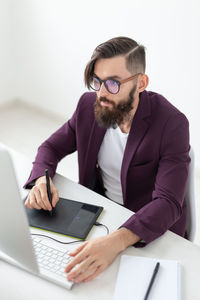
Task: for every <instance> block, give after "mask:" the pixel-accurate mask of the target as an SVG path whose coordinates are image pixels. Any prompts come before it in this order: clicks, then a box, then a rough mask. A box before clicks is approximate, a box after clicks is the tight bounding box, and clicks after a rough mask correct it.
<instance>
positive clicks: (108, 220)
mask: <svg viewBox="0 0 200 300" xmlns="http://www.w3.org/2000/svg"><path fill="white" fill-rule="evenodd" d="M11 153H12V157H13V162H14V165H15V170H16V175H17V179H18V183H19V186H20V190H21V192H22V197H24V196H25V195H26V194H27V191H24V190H23V189H22V186H23V184H24V183H25V181H26V179H27V178H28V176H29V173H30V170H31V162H30V161H29V160H28V159H26V158H25V157H24V156H22V155H20V154H19V153H16V152H14V151H11ZM54 183H55V185H56V187H57V188H58V190H59V193H60V196H61V197H65V198H69V199H74V200H77V201H83V202H87V203H94V204H97V205H101V206H104V211H103V213H102V214H101V216H100V218H99V219H98V221H99V222H101V223H103V224H105V225H106V226H108V228H109V230H110V232H112V231H114V230H115V229H117V228H118V227H119V226H120V225H121V224H122V223H123V222H124V221H125V220H126V219H127V218H129V217H130V216H131V214H132V212H131V211H130V210H128V209H126V208H124V207H122V206H120V205H118V204H116V203H114V202H112V201H109V200H108V199H107V198H104V197H102V196H100V195H97V194H96V193H94V192H92V191H90V190H88V189H87V188H85V187H83V186H81V185H79V184H77V183H74V182H72V181H71V180H69V179H67V178H65V177H63V176H60V175H58V174H56V176H55V178H54ZM105 234H106V231H105V229H104V228H103V227H94V228H93V229H92V231H91V232H90V234H89V236H88V239H91V238H93V237H97V236H101V235H105ZM52 236H53V234H52ZM56 237H57V238H58V235H56ZM60 239H61V240H69V238H67V237H66V238H65V237H62V236H61V238H60ZM122 254H128V255H136V256H143V257H151V258H160V259H173V260H178V261H180V263H181V270H182V271H181V273H182V276H181V286H182V300H199V299H200V296H199V295H200V285H199V278H200V247H198V246H196V245H194V244H192V243H191V242H189V241H187V240H185V239H183V238H181V237H179V236H178V235H176V234H174V233H172V232H170V231H167V232H166V233H165V234H164V235H163V236H161V237H160V238H158V239H157V240H155V241H154V242H152V243H150V244H149V245H148V246H146V247H144V248H134V247H129V248H128V249H126V250H125V251H123V253H121V254H120V255H119V256H118V257H117V258H116V260H115V261H114V262H113V264H112V265H111V266H110V267H109V268H108V269H107V270H105V271H104V272H103V273H101V274H100V275H99V276H98V277H97V278H96V279H94V280H93V281H91V282H88V283H80V284H77V285H74V286H73V288H72V290H70V291H68V290H66V289H64V288H61V287H59V286H57V285H55V284H52V283H50V282H48V281H45V280H43V279H41V278H38V277H36V276H34V275H32V274H29V273H27V272H25V271H22V270H20V269H18V268H16V267H14V266H11V265H9V264H7V263H6V262H4V261H0V278H1V279H0V299H2V300H7V299H9V300H11V299H15V300H25V299H26V300H27V299H29V300H32V299H34V300H35V299H42V300H51V299H52V300H55V299H59V300H66V299H67V300H72V299H76V300H85V299H95V300H111V299H112V297H113V293H114V288H115V282H116V278H117V272H118V268H119V262H120V256H121V255H122ZM127 300H128V299H127Z"/></svg>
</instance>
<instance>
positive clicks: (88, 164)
mask: <svg viewBox="0 0 200 300" xmlns="http://www.w3.org/2000/svg"><path fill="white" fill-rule="evenodd" d="M105 133H106V129H105V128H102V127H99V126H98V124H97V122H96V120H94V122H93V126H92V129H91V133H90V137H89V143H88V148H87V153H86V157H85V166H84V174H83V178H84V185H86V186H89V183H90V181H91V178H92V176H93V173H94V167H95V165H96V163H97V156H98V152H99V149H100V147H101V144H102V141H103V138H104V135H105Z"/></svg>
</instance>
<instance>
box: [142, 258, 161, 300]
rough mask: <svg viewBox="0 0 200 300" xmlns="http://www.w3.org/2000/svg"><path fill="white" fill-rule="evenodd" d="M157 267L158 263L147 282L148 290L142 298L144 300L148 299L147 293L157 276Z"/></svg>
mask: <svg viewBox="0 0 200 300" xmlns="http://www.w3.org/2000/svg"><path fill="white" fill-rule="evenodd" d="M159 267H160V263H159V262H157V264H156V266H155V268H154V270H153V274H152V276H151V280H150V282H149V286H148V289H147V291H146V294H145V296H144V300H147V299H148V296H149V293H150V291H151V288H152V285H153V283H154V281H155V278H156V275H157V273H158V269H159Z"/></svg>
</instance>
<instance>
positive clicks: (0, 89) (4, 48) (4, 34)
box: [0, 0, 15, 105]
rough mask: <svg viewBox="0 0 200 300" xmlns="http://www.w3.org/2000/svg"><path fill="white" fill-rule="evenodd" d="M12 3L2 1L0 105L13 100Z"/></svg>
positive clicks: (8, 0) (0, 12)
mask: <svg viewBox="0 0 200 300" xmlns="http://www.w3.org/2000/svg"><path fill="white" fill-rule="evenodd" d="M12 59H13V57H12V28H11V1H10V0H0V105H3V104H4V103H6V102H8V101H11V100H13V98H14V97H15V91H14V89H13V84H12V83H13V70H14V69H15V67H14V64H13V63H14V62H13V60H12Z"/></svg>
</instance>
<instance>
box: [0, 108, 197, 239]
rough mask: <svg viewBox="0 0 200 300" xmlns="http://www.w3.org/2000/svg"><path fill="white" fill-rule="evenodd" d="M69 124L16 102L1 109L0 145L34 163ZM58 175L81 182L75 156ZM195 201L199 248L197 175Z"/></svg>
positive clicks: (73, 155) (72, 156) (63, 164)
mask: <svg viewBox="0 0 200 300" xmlns="http://www.w3.org/2000/svg"><path fill="white" fill-rule="evenodd" d="M65 121H66V120H65V119H63V118H61V117H59V116H56V115H53V114H52V115H50V114H46V113H45V112H43V111H40V110H38V109H36V108H33V107H30V106H27V105H24V104H22V103H21V102H15V103H13V104H12V105H8V106H4V107H1V108H0V143H2V144H5V145H7V146H9V147H11V148H13V149H15V150H16V151H18V152H21V153H22V154H24V155H25V156H27V157H28V158H30V159H31V160H32V161H33V160H34V157H35V154H36V152H37V148H38V146H39V145H40V144H41V143H42V142H43V141H44V140H45V139H46V138H48V137H49V136H50V135H51V134H52V133H53V132H54V131H55V130H57V129H58V128H59V127H60V126H61V125H62V124H63V123H64V122H65ZM57 172H58V173H60V174H62V175H64V176H66V177H68V178H70V179H72V180H74V181H76V182H77V181H78V164H77V156H76V153H74V154H72V155H70V156H69V157H66V158H64V159H63V160H62V161H61V162H60V163H59V165H58V168H57ZM195 199H196V211H197V234H196V239H195V243H196V244H198V245H200V222H198V220H199V219H200V218H199V217H200V175H199V173H198V172H196V173H195Z"/></svg>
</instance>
